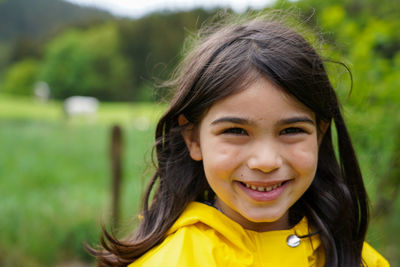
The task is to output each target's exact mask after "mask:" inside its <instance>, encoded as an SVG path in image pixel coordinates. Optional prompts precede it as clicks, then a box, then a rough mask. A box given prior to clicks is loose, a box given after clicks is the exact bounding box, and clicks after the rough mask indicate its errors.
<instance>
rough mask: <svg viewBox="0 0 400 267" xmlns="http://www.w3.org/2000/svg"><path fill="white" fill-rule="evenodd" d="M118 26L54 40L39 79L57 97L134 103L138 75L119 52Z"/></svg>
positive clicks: (46, 54)
mask: <svg viewBox="0 0 400 267" xmlns="http://www.w3.org/2000/svg"><path fill="white" fill-rule="evenodd" d="M119 41H120V38H119V36H118V32H117V30H116V27H115V24H113V23H108V24H105V25H103V26H98V27H95V28H92V29H89V30H85V31H83V30H70V31H68V32H66V33H64V34H62V35H60V36H58V37H57V38H55V39H54V40H52V41H51V42H50V43H49V45H48V47H47V49H46V52H45V57H44V60H43V65H42V68H41V70H40V74H39V79H40V80H43V81H45V82H47V83H48V84H49V86H50V88H51V94H52V96H53V97H55V98H65V97H68V96H71V95H87V96H95V97H98V98H99V99H101V100H120V101H123V100H131V99H133V98H134V94H135V92H134V90H133V87H132V84H133V79H134V76H133V75H132V73H131V72H130V69H131V66H130V63H129V62H128V61H127V60H126V59H125V58H124V57H123V55H122V54H121V53H120V49H119Z"/></svg>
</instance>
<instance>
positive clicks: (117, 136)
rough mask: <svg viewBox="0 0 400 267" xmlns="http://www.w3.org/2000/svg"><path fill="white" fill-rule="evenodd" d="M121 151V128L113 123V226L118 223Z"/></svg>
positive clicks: (111, 156)
mask: <svg viewBox="0 0 400 267" xmlns="http://www.w3.org/2000/svg"><path fill="white" fill-rule="evenodd" d="M122 153H123V134H122V129H121V127H120V126H118V125H114V126H113V127H112V129H111V149H110V159H111V173H112V206H111V216H112V217H111V223H112V225H113V226H114V227H118V224H119V216H120V214H119V206H120V195H121V183H122Z"/></svg>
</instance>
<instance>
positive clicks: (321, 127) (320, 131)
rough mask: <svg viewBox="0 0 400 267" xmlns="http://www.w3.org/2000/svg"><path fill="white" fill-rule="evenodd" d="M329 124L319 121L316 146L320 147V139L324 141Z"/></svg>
mask: <svg viewBox="0 0 400 267" xmlns="http://www.w3.org/2000/svg"><path fill="white" fill-rule="evenodd" d="M330 125H331V124H330V122H326V121H321V122H320V123H319V125H318V146H320V145H321V143H322V139H324V136H325V133H326V131H327V130H328V128H329V126H330Z"/></svg>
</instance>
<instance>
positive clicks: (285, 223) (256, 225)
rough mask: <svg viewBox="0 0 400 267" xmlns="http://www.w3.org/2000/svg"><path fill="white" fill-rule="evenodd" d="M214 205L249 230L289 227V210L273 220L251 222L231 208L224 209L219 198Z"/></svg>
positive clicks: (266, 230)
mask: <svg viewBox="0 0 400 267" xmlns="http://www.w3.org/2000/svg"><path fill="white" fill-rule="evenodd" d="M214 207H216V208H217V209H218V210H219V211H221V212H222V213H223V214H225V215H226V216H227V217H229V218H230V219H231V220H233V221H235V222H237V223H239V224H240V225H241V226H242V227H243V228H244V229H246V230H251V231H255V232H268V231H277V230H287V229H290V228H291V226H290V223H289V212H286V213H285V214H284V215H283V216H282V217H281V218H279V219H278V220H276V221H273V222H253V221H249V220H248V219H246V218H244V217H243V216H241V215H240V214H239V213H237V212H234V211H233V210H229V211H228V210H224V205H221V203H220V202H219V199H217V200H216V201H215V203H214Z"/></svg>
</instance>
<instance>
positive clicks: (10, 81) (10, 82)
mask: <svg viewBox="0 0 400 267" xmlns="http://www.w3.org/2000/svg"><path fill="white" fill-rule="evenodd" d="M38 67H39V63H38V61H37V60H34V59H25V60H23V61H20V62H17V63H15V64H13V65H12V66H11V68H9V69H8V71H7V73H6V74H5V77H4V86H3V88H1V92H5V93H10V94H16V95H32V93H33V86H34V84H35V82H36V76H37V70H38Z"/></svg>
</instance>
